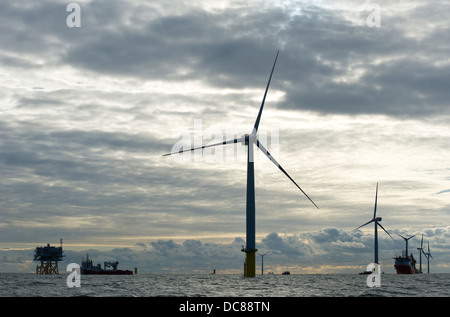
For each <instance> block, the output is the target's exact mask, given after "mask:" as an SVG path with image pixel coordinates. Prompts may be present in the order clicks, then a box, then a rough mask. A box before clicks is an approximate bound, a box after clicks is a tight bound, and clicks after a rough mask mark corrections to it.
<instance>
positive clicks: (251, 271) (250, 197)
mask: <svg viewBox="0 0 450 317" xmlns="http://www.w3.org/2000/svg"><path fill="white" fill-rule="evenodd" d="M278 54H279V51H278V52H277V55H276V57H275V61H274V63H273V66H272V71H271V72H270V77H269V81H268V82H267V86H266V91H265V92H264V97H263V100H262V103H261V107H260V108H259V113H258V116H257V118H256V122H255V125H254V126H253V131H252V133H251V134H250V135H249V134H245V135H243V136H242V137H240V138H236V139H234V140H228V141H224V142H219V143H215V144H210V145H204V146H201V147H194V148H191V149H187V150H180V151H178V152H173V153H168V154H165V155H164V156H167V155H173V154H177V153H182V152H187V151H194V150H197V149H204V148H207V147H212V146H217V145H225V144H234V143H240V142H242V145H246V146H248V151H247V203H246V246H245V249H244V248H243V249H242V251H243V252H245V253H246V259H245V265H244V275H245V276H248V277H254V276H255V275H256V269H255V267H256V264H255V252H256V251H257V249H256V243H255V171H254V160H253V144H256V146H257V147H258V148H259V149H260V150H261V151H262V152H263V153H264V154H265V155H266V156H267V157H268V158H269V160H271V161H272V162H273V163H274V164H275V165H276V166H277V167H278V168H279V169H280V171H282V172H283V173H284V174H285V175H286V176H287V177H288V178H289V179H290V180H291V181H292V182H293V183H294V184H295V186H297V187H298V189H300V190H301V192H302V193H303V194H304V195H305V196H306V197H307V198H308V199H309V200H310V201H311V202H312V203H313V204H314V206H316V208H317V209H318V208H319V207H317V205H316V204H315V203H314V201H313V200H312V199H311V198H310V197H309V196H308V195H307V194H306V193H305V192H304V191H303V189H301V188H300V186H299V185H297V183H296V182H295V181H294V180H293V179H292V178H291V177H290V176H289V174H288V173H287V172H286V171H285V170H284V168H283V167H281V165H280V164H279V163H278V162H277V161H276V160H275V158H274V157H273V156H272V155H271V154H270V153H269V151H267V149H266V148H265V147H264V145H263V144H262V143H261V142H260V141H259V140H258V138H257V135H256V134H257V132H258V127H259V122H260V120H261V115H262V111H263V108H264V102H265V100H266V96H267V91H268V90H269V85H270V81H271V79H272V75H273V71H274V69H275V64H276V62H277V59H278Z"/></svg>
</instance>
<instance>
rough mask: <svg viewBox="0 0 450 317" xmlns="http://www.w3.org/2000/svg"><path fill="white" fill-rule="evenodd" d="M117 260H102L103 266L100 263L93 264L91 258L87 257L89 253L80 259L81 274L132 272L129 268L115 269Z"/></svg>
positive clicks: (129, 273)
mask: <svg viewBox="0 0 450 317" xmlns="http://www.w3.org/2000/svg"><path fill="white" fill-rule="evenodd" d="M118 265H119V262H117V261H116V262H104V263H103V268H102V265H101V264H100V263H98V264H97V265H94V264H93V262H92V259H90V258H89V254H87V255H86V259H84V258H82V261H81V268H80V271H81V274H85V275H95V274H97V275H132V274H133V272H132V271H129V270H119V269H117V267H118Z"/></svg>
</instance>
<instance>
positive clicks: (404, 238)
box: [397, 233, 417, 256]
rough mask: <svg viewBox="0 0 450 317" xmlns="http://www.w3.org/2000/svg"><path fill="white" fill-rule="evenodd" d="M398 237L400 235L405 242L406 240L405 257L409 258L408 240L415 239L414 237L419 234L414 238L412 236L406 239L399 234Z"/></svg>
mask: <svg viewBox="0 0 450 317" xmlns="http://www.w3.org/2000/svg"><path fill="white" fill-rule="evenodd" d="M397 235H399V236H400V237H401V238H402V239H403V240H405V243H406V254H405V256H408V240H409V239H411V238H413V237H415V236H416V235H417V233H416V234H415V235H413V236H410V237H409V238H406V237H404V236H402V235H401V234H398V233H397Z"/></svg>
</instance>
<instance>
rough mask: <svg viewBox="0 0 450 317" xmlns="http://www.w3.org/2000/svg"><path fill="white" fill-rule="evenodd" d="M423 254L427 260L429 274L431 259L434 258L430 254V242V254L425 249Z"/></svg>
mask: <svg viewBox="0 0 450 317" xmlns="http://www.w3.org/2000/svg"><path fill="white" fill-rule="evenodd" d="M422 252H423V254H424V255H425V257H426V258H427V273H430V258H433V256H432V255H431V253H430V241H428V252H424V251H423V249H422Z"/></svg>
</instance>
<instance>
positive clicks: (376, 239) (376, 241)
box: [354, 183, 395, 264]
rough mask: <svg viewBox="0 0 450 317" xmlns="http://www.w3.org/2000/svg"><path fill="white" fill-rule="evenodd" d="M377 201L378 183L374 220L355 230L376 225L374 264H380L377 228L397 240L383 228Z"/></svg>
mask: <svg viewBox="0 0 450 317" xmlns="http://www.w3.org/2000/svg"><path fill="white" fill-rule="evenodd" d="M377 200H378V183H377V191H376V194H375V207H374V210H373V218H372V220H370V221H368V222H366V223H365V224H363V225H361V226H359V227H358V228H356V229H354V230H357V229H359V228H361V227H364V226H365V225H368V224H369V223H371V222H373V223H374V224H375V237H374V254H375V255H374V263H376V264H379V263H378V227H377V226H380V228H381V229H383V230H384V232H386V233H387V234H388V235H389V236H390V237H391V239H392V240H394V241H395V239H394V238H392V236H391V235H390V233H389V232H387V231H386V229H384V228H383V226H382V225H381V224H380V221H381V217H377Z"/></svg>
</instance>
